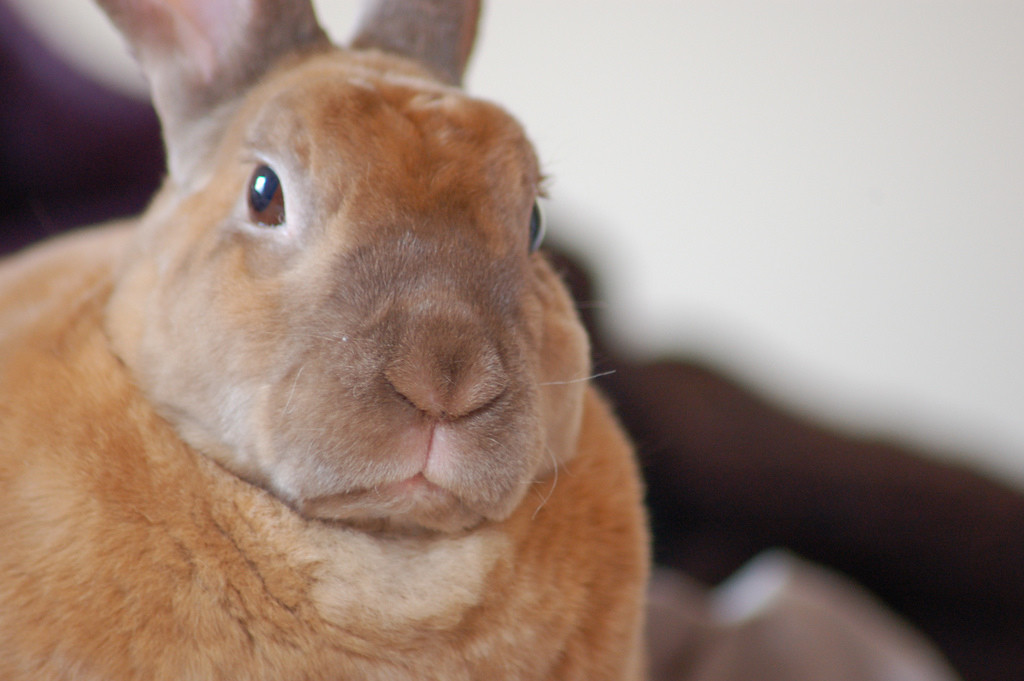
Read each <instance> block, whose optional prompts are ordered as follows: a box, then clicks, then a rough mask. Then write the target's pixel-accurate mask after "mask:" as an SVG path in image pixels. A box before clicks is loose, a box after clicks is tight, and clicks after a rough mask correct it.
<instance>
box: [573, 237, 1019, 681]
mask: <svg viewBox="0 0 1024 681" xmlns="http://www.w3.org/2000/svg"><path fill="white" fill-rule="evenodd" d="M559 265H560V270H561V271H562V273H563V274H564V276H565V278H566V280H567V281H568V282H569V283H570V286H571V287H572V289H573V294H574V296H575V298H576V300H578V301H581V302H582V303H583V304H582V305H581V307H580V311H581V314H582V315H583V317H584V321H585V323H586V324H587V326H588V328H589V329H590V330H591V337H592V341H593V344H594V356H595V372H596V373H598V374H599V375H601V376H600V378H598V379H597V380H598V383H599V384H600V385H601V387H602V388H603V389H604V390H605V392H606V393H607V394H608V395H609V396H610V397H611V398H612V400H613V401H614V402H615V405H616V409H617V411H618V413H619V416H620V417H621V419H622V421H623V423H624V424H625V425H626V428H627V429H628V430H629V432H630V433H631V434H632V436H633V438H634V440H635V441H636V443H637V446H638V449H639V452H640V456H641V460H642V463H643V466H644V472H645V477H646V479H647V485H648V503H649V506H650V509H651V520H652V524H653V530H654V535H655V558H656V560H657V561H658V562H659V563H661V564H663V565H667V566H670V567H674V568H677V569H680V570H682V571H684V572H686V573H687V574H689V575H691V576H693V577H695V578H696V579H698V580H700V581H702V582H704V583H705V584H717V583H718V582H720V581H721V580H722V579H724V578H726V577H727V576H728V575H730V574H731V573H732V572H733V571H735V570H736V569H738V568H739V567H740V566H741V565H743V564H744V563H745V562H747V561H748V560H749V559H750V558H751V557H753V556H754V555H755V554H758V553H759V552H761V551H764V550H766V549H769V548H772V547H786V548H787V549H790V550H792V551H794V552H795V553H797V554H799V555H801V556H802V557H803V558H805V559H809V560H812V561H814V562H817V563H821V564H823V565H826V566H829V567H830V568H832V569H834V570H836V571H838V572H841V573H843V574H845V575H846V576H848V577H850V578H852V579H853V580H854V581H856V582H859V583H860V584H862V585H864V586H866V587H867V588H869V589H870V590H871V591H873V592H874V593H876V594H877V595H879V596H880V597H881V598H882V599H883V600H884V601H885V602H886V603H887V605H889V606H890V607H891V608H893V609H894V610H896V611H897V612H898V613H900V614H901V615H903V616H904V617H905V618H906V619H907V620H908V621H910V622H912V623H913V624H914V625H915V626H917V627H919V628H920V629H921V631H923V632H924V633H925V634H927V635H928V636H930V637H931V638H932V639H933V640H934V641H935V642H936V643H938V645H939V647H940V648H941V649H942V650H943V652H944V653H945V654H946V655H947V656H948V657H949V659H950V661H951V662H952V663H953V665H954V667H956V668H957V670H958V671H960V673H961V674H962V675H963V677H964V678H965V679H967V680H968V681H1010V680H1011V679H1021V678H1024V496H1022V495H1021V493H1020V492H1019V491H1017V490H1014V489H1012V488H1010V487H1007V486H1004V485H1002V484H999V483H997V482H995V481H994V480H991V479H990V478H987V477H985V476H983V475H980V474H978V473H976V472H974V471H972V470H970V469H968V468H966V467H963V466H957V465H953V464H947V463H942V462H940V461H939V459H938V458H936V457H935V456H929V455H927V452H923V451H920V452H919V451H914V450H912V449H910V448H908V447H901V446H898V445H896V444H891V443H885V442H877V441H872V440H868V439H863V438H858V437H856V436H852V435H850V434H847V433H841V432H838V431H835V430H830V429H828V428H824V427H820V426H818V425H816V424H814V423H811V422H810V421H808V420H805V419H802V418H800V417H798V416H795V415H793V414H790V413H788V412H786V411H784V410H783V409H780V408H779V407H777V406H775V405H774V404H772V403H770V402H769V401H768V400H766V399H763V398H762V397H760V396H759V395H757V394H756V393H755V392H754V391H752V390H750V389H749V388H747V387H745V386H742V385H740V384H738V383H737V382H735V381H733V380H731V379H730V378H729V377H728V376H726V375H725V374H724V373H722V372H720V371H716V370H714V369H712V368H709V367H708V366H706V365H705V364H703V363H700V362H694V361H685V360H682V359H670V360H665V361H659V362H654V363H646V364H635V363H630V362H629V361H626V360H625V359H623V358H622V357H621V355H619V354H618V353H616V352H615V351H614V348H612V347H610V345H609V344H608V342H607V339H606V337H605V336H604V335H603V334H602V333H601V329H600V325H599V324H598V320H597V319H596V318H595V316H594V310H595V309H598V306H596V305H592V304H589V303H591V302H592V301H595V300H599V299H600V295H599V294H596V295H595V292H594V291H593V290H592V287H591V284H590V281H589V277H588V275H587V273H586V272H585V270H583V269H582V268H581V267H580V266H579V264H578V263H577V262H575V261H574V260H572V259H570V258H567V257H565V256H560V257H559Z"/></svg>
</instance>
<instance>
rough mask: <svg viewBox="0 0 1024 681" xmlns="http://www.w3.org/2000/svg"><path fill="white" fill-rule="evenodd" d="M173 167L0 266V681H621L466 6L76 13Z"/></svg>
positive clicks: (580, 432) (589, 491)
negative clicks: (106, 50) (468, 73)
mask: <svg viewBox="0 0 1024 681" xmlns="http://www.w3.org/2000/svg"><path fill="white" fill-rule="evenodd" d="M101 4H102V5H103V6H104V8H105V9H106V11H107V12H108V13H109V14H110V16H111V17H112V19H113V20H114V22H115V23H116V25H117V26H118V27H119V28H120V29H121V30H122V32H123V33H124V34H125V35H126V37H127V38H128V40H129V42H130V43H131V45H132V46H133V48H134V50H135V52H136V54H137V57H138V59H139V60H140V62H141V64H142V66H143V69H144V71H145V73H146V75H147V77H148V78H149V81H150V84H151V88H152V93H153V99H154V101H155V103H156V107H157V110H158V112H159V114H160V117H161V121H162V124H163V128H164V134H165V141H166V147H167V152H168V158H169V175H168V178H167V181H166V183H165V186H164V187H163V189H162V190H161V191H160V193H159V194H158V195H157V196H156V197H155V199H154V200H153V202H152V205H151V206H150V208H149V209H148V210H147V211H146V213H145V214H144V215H142V216H141V217H140V218H139V219H138V220H135V221H132V223H131V224H122V225H114V226H107V227H103V228H99V229H94V230H87V231H83V232H81V233H78V234H76V235H72V236H68V237H64V238H60V239H57V240H54V241H52V242H50V243H48V244H44V245H42V246H39V247H36V248H35V249H33V250H32V251H29V252H27V253H24V254H21V255H19V256H17V257H15V258H13V259H11V260H8V261H6V262H5V263H3V265H2V266H0V679H4V680H5V681H6V680H15V679H32V680H33V681H39V680H43V679H76V680H78V679H83V680H84V679H97V680H99V679H103V680H104V681H113V680H121V679H146V680H157V679H173V680H174V681H182V680H188V679H204V680H205V679H246V680H259V679H275V680H277V679H303V680H312V679H389V680H394V679H418V680H419V679H446V680H448V679H562V680H564V679H587V680H595V679H637V678H640V677H641V676H642V659H641V658H642V654H641V621H642V610H643V592H644V584H645V581H646V576H647V568H648V555H647V553H648V548H647V534H646V530H645V526H644V520H645V519H644V513H643V510H642V506H641V489H640V484H639V481H638V476H637V470H636V465H635V462H634V458H633V454H632V452H631V449H630V447H629V445H628V443H627V442H626V440H625V438H624V436H623V434H622V432H621V430H620V429H619V427H618V425H617V424H616V422H615V420H614V418H613V417H612V415H611V414H610V412H609V410H608V408H607V406H606V405H605V403H604V402H603V401H602V399H601V397H600V396H599V395H597V394H596V393H595V391H594V389H593V388H592V387H591V386H590V385H589V384H588V383H587V381H586V378H587V376H588V374H589V371H590V367H589V362H588V345H587V340H586V338H585V335H584V332H583V330H582V328H581V326H580V324H579V322H578V320H577V318H576V314H575V311H574V309H573V304H572V302H571V300H570V298H569V296H568V295H567V293H566V291H565V289H564V288H563V286H562V284H561V283H560V281H559V280H558V278H557V276H556V275H555V274H554V273H553V271H552V269H551V267H550V266H549V265H548V263H547V262H546V260H545V258H544V257H543V255H541V254H539V253H537V252H535V249H536V247H537V242H538V240H539V232H540V229H541V225H540V215H539V212H538V209H537V207H536V200H537V196H538V193H539V191H540V190H539V184H540V180H541V174H540V170H539V169H538V165H537V160H536V157H535V155H534V152H533V151H532V149H531V146H530V144H529V142H528V141H527V139H526V137H525V136H524V134H523V131H522V130H521V128H520V127H519V125H518V124H517V123H516V122H515V121H514V120H513V119H512V118H510V117H509V116H508V115H507V114H506V113H504V112H503V111H502V110H501V109H500V108H498V107H497V106H494V105H492V104H489V103H486V102H482V101H479V100H475V99H472V98H469V97H467V96H466V95H465V94H464V93H463V92H462V91H460V90H459V89H458V83H459V81H460V79H461V74H462V70H463V67H464V65H465V61H466V59H467V57H468V53H469V49H470V45H471V43H472V39H473V33H474V31H475V25H476V19H477V14H478V7H477V3H475V2H465V3H456V2H451V3H446V2H440V1H437V0H435V1H433V2H431V1H427V0H418V1H416V0H408V1H406V2H400V1H398V0H394V1H389V0H384V1H382V2H378V3H375V4H373V5H372V6H371V7H370V8H369V9H368V11H366V12H365V13H364V15H363V18H362V19H361V23H360V27H359V29H358V30H357V34H356V35H357V37H356V38H355V40H354V41H353V43H352V46H351V47H350V48H348V49H340V48H337V47H334V46H332V45H331V44H330V43H329V42H328V40H327V38H326V37H325V35H324V33H323V31H322V30H321V29H320V27H319V26H318V25H317V22H316V18H315V16H314V12H313V9H312V7H311V6H310V4H309V3H308V2H307V1H305V0H277V1H274V0H101Z"/></svg>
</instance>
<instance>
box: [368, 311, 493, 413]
mask: <svg viewBox="0 0 1024 681" xmlns="http://www.w3.org/2000/svg"><path fill="white" fill-rule="evenodd" d="M384 378H385V379H386V380H387V381H388V382H389V383H390V384H391V386H392V387H393V388H394V389H395V391H396V392H397V393H398V394H399V395H401V396H402V397H403V398H404V399H406V400H407V401H408V402H409V403H410V404H412V405H413V406H414V407H416V408H417V409H419V410H420V411H422V412H424V413H425V414H427V415H429V416H431V417H433V418H437V419H443V420H452V419H458V418H461V417H464V416H467V415H469V414H471V413H473V412H476V411H479V410H481V409H483V408H485V407H487V406H488V405H489V404H491V403H492V402H494V401H496V400H497V399H498V398H499V397H500V396H501V395H502V394H503V393H504V392H505V390H506V388H507V387H508V374H507V373H506V371H505V368H504V366H503V364H502V361H501V356H500V355H499V353H498V351H497V349H496V348H495V347H494V344H493V343H492V342H491V341H490V340H489V339H488V338H487V337H486V335H485V334H484V333H483V330H482V329H480V328H479V327H477V326H476V325H474V324H472V323H458V322H455V321H452V320H450V319H433V320H430V321H428V322H424V321H420V322H419V323H416V324H414V325H411V326H409V327H407V328H406V329H405V330H404V332H403V333H401V334H399V341H398V343H397V344H396V346H395V347H394V348H393V354H392V357H391V360H390V361H389V362H388V364H387V366H386V368H385V369H384Z"/></svg>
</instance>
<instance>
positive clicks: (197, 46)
mask: <svg viewBox="0 0 1024 681" xmlns="http://www.w3.org/2000/svg"><path fill="white" fill-rule="evenodd" d="M156 1H157V2H160V1H161V0H156ZM162 2H163V4H164V5H165V6H166V7H167V8H168V9H169V10H170V12H171V13H172V15H173V16H174V18H175V19H176V21H175V23H176V30H175V33H176V38H177V43H178V44H177V45H176V46H175V47H176V48H177V50H178V51H179V52H180V53H181V54H183V55H186V59H187V61H188V62H189V63H190V64H191V66H192V68H193V69H194V71H195V72H196V74H197V75H199V76H200V78H201V79H202V80H203V81H205V82H211V81H212V80H213V78H214V73H215V72H216V69H217V68H218V65H219V63H220V59H221V55H223V54H224V53H226V52H228V51H229V50H230V49H231V48H232V47H234V46H235V42H236V41H237V36H238V35H239V33H240V32H241V31H243V30H244V29H245V28H246V27H247V26H248V25H249V22H250V20H251V19H252V9H253V8H252V0H162Z"/></svg>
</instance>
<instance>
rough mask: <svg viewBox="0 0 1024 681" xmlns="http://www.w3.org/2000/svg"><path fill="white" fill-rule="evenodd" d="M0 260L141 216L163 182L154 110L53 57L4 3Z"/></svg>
mask: <svg viewBox="0 0 1024 681" xmlns="http://www.w3.org/2000/svg"><path fill="white" fill-rule="evenodd" d="M0 92H3V96H2V97H0V253H5V252H10V251H12V250H15V249H17V248H20V247H21V246H23V245H25V244H27V243H29V242H32V241H36V240H38V239H40V238H42V237H46V236H50V235H51V234H56V233H58V232H61V231H64V230H66V229H68V228H69V227H74V226H78V225H81V224H91V223H93V222H100V221H102V220H106V219H108V218H110V217H114V216H119V215H124V214H126V213H134V212H137V211H139V210H141V209H142V208H143V207H144V206H145V204H146V202H147V201H148V199H149V197H150V196H151V195H152V193H153V191H154V189H155V188H156V186H157V184H158V183H159V181H160V178H161V177H162V176H163V172H164V170H163V169H164V160H163V145H162V142H161V141H160V127H159V123H158V122H157V119H156V115H155V114H154V113H153V110H152V108H151V107H150V106H149V104H147V103H144V102H140V101H138V100H135V99H132V98H130V97H127V96H125V95H122V94H119V93H116V92H113V91H111V90H109V89H106V88H104V87H102V86H100V85H99V84H97V83H96V82H94V81H92V80H90V79H88V78H86V77H84V76H83V75H82V74H81V73H80V72H77V71H75V70H74V69H73V68H71V67H70V66H69V65H67V64H66V63H64V62H63V61H61V59H60V58H58V57H57V56H56V55H54V54H53V53H52V52H50V51H49V50H48V49H47V48H46V46H45V45H43V43H41V42H40V41H39V39H38V38H37V37H36V36H35V35H34V34H33V33H32V32H31V31H30V30H29V28H28V27H27V26H26V25H25V24H24V23H23V21H22V19H21V17H20V16H19V15H18V14H17V13H16V12H15V11H14V10H13V9H12V8H11V7H9V6H8V5H7V4H6V3H4V2H2V0H0Z"/></svg>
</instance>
